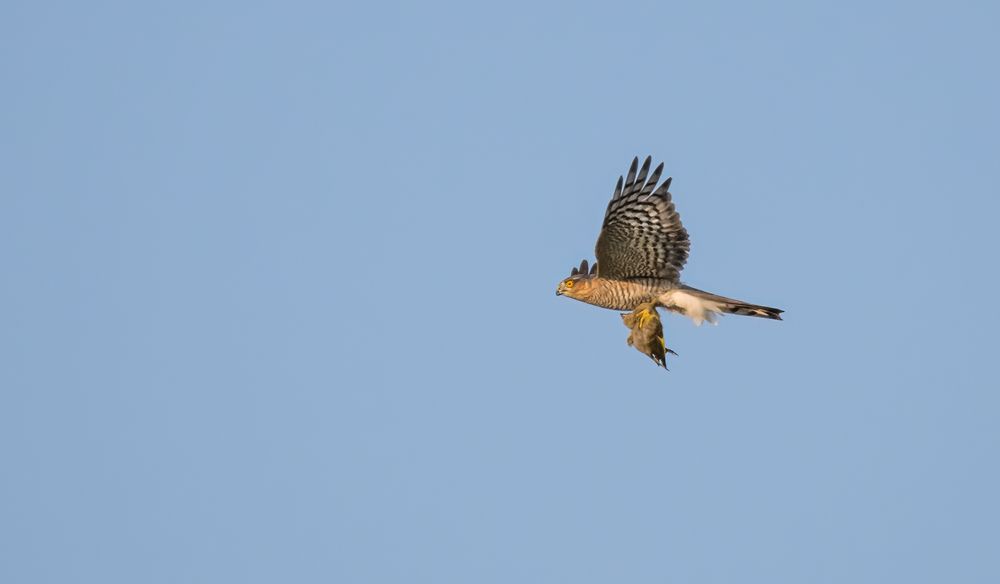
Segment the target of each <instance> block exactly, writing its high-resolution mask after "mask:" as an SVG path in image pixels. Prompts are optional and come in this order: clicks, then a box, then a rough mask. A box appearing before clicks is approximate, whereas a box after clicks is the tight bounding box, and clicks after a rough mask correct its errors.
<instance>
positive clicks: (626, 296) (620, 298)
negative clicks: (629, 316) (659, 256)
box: [584, 278, 675, 310]
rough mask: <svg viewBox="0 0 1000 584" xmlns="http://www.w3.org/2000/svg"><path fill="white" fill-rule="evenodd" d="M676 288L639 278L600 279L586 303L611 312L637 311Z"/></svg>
mask: <svg viewBox="0 0 1000 584" xmlns="http://www.w3.org/2000/svg"><path fill="white" fill-rule="evenodd" d="M674 287H675V286H674V285H673V284H672V283H670V282H666V281H664V280H657V279H653V278H637V279H635V280H607V279H604V278H598V279H597V281H596V282H594V291H593V292H592V293H591V294H590V295H589V297H588V298H586V299H585V300H584V302H588V303H590V304H594V305H596V306H600V307H603V308H610V309H611V310H635V308H636V307H637V306H639V305H640V304H642V303H644V302H652V301H654V300H656V299H657V298H659V296H660V294H663V293H664V292H666V291H667V290H670V289H671V288H674Z"/></svg>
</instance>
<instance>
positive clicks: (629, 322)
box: [621, 302, 677, 369]
mask: <svg viewBox="0 0 1000 584" xmlns="http://www.w3.org/2000/svg"><path fill="white" fill-rule="evenodd" d="M621 317H622V322H624V323H625V326H627V327H628V328H629V331H630V332H629V334H628V340H627V342H628V344H629V346H630V347H635V348H636V350H638V351H639V352H640V353H643V354H645V355H649V358H650V359H652V360H653V361H654V362H655V363H656V364H657V365H659V366H661V367H663V368H664V369H666V368H667V353H670V354H673V355H676V354H677V353H675V352H673V351H672V350H671V349H668V348H667V343H666V341H665V340H664V338H663V323H662V322H661V321H660V314H659V313H658V312H656V303H655V302H644V303H642V304H640V305H639V306H637V307H636V308H635V310H633V311H632V312H630V313H627V314H625V313H623V314H622V315H621Z"/></svg>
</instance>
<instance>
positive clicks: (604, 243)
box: [597, 157, 691, 281]
mask: <svg viewBox="0 0 1000 584" xmlns="http://www.w3.org/2000/svg"><path fill="white" fill-rule="evenodd" d="M651 162H652V158H651V157H647V158H646V161H645V162H644V163H643V165H642V168H641V169H640V170H639V171H638V174H636V168H637V167H638V166H639V159H638V158H635V159H633V160H632V166H631V167H630V168H629V170H628V178H626V179H624V182H623V179H622V177H620V176H619V177H618V186H616V187H615V194H614V195H613V196H612V197H611V202H610V203H608V210H607V212H606V213H605V215H604V225H603V226H602V227H601V234H600V235H599V236H598V237H597V265H598V268H597V274H598V275H599V276H600V277H602V278H613V279H617V280H624V279H628V278H663V279H666V280H671V281H677V279H678V278H679V277H680V273H681V269H682V268H683V267H684V263H685V262H687V258H688V252H689V250H690V249H691V242H690V241H689V240H688V233H687V230H685V229H684V226H683V225H682V224H681V218H680V215H678V214H677V210H676V209H674V203H673V201H671V200H670V191H669V190H668V189H669V188H670V177H667V180H665V181H663V184H661V185H660V187H659V188H657V187H656V183H657V181H659V180H660V173H662V172H663V164H660V165H659V166H657V167H656V170H654V171H653V174H652V175H650V176H649V179H648V180H647V178H646V175H647V174H648V173H649V165H650V163H651ZM653 189H656V190H655V191H654V190H653Z"/></svg>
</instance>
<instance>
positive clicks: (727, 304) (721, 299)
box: [660, 285, 784, 325]
mask: <svg viewBox="0 0 1000 584" xmlns="http://www.w3.org/2000/svg"><path fill="white" fill-rule="evenodd" d="M660 302H661V303H662V304H663V306H664V307H665V308H666V309H667V310H672V311H674V312H679V313H680V314H683V315H685V316H687V317H688V318H690V319H691V320H693V321H694V323H695V324H698V325H700V324H701V323H702V321H705V320H707V321H708V322H712V323H714V322H715V319H716V316H717V315H719V314H722V313H727V314H738V315H740V316H757V317H760V318H770V319H774V320H781V313H782V312H784V310H781V309H779V308H771V307H770V306H761V305H759V304H750V303H749V302H743V301H742V300H736V299H733V298H726V297H725V296H719V295H718V294H712V293H711V292H705V291H704V290H699V289H697V288H692V287H690V286H684V285H681V286H680V287H679V288H675V289H673V290H670V291H669V292H666V293H665V294H664V295H663V296H662V297H661V299H660Z"/></svg>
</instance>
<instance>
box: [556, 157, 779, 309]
mask: <svg viewBox="0 0 1000 584" xmlns="http://www.w3.org/2000/svg"><path fill="white" fill-rule="evenodd" d="M651 162H652V158H651V157H647V158H646V160H645V162H644V163H643V165H642V167H641V168H640V167H639V159H638V158H635V159H633V160H632V165H631V166H630V167H629V170H628V175H627V176H626V177H621V176H619V177H618V184H617V185H616V186H615V192H614V195H612V197H611V202H609V203H608V209H607V211H606V212H605V214H604V224H603V225H602V226H601V233H600V235H598V237H597V249H596V255H597V263H595V264H594V266H593V267H592V268H588V262H587V260H583V262H582V263H581V264H580V267H579V268H573V271H572V272H571V274H570V277H569V278H566V279H564V280H562V281H561V282H560V283H559V286H558V288H557V289H556V294H557V295H560V296H568V297H570V298H573V299H574V300H580V301H581V302H586V303H588V304H593V305H595V306H600V307H602V308H610V309H612V310H636V309H637V308H638V307H639V306H640V305H642V304H646V303H652V309H653V314H655V308H656V307H663V308H664V309H666V310H668V311H670V312H676V313H678V314H682V315H684V316H687V317H688V318H690V319H691V320H692V321H694V323H695V324H697V325H700V324H701V323H702V322H703V321H706V320H707V321H708V322H712V323H714V322H715V320H716V317H717V316H718V315H720V314H723V313H728V314H739V315H742V316H757V317H761V318H770V319H774V320H781V313H782V312H783V311H782V310H780V309H777V308H771V307H768V306H761V305H758V304H751V303H749V302H744V301H742V300H735V299H733V298H727V297H725V296H719V295H717V294H712V293H710V292H705V291H703V290H699V289H697V288H692V287H691V286H688V285H687V284H684V283H682V282H681V281H680V273H681V269H683V268H684V264H685V262H687V258H688V252H689V251H690V249H691V242H690V240H689V239H688V233H687V230H686V229H684V226H683V225H682V224H681V218H680V215H678V214H677V211H676V209H674V203H673V201H672V200H671V196H670V191H669V189H670V181H671V178H670V177H667V179H666V180H664V181H663V183H661V184H660V185H659V186H657V183H658V182H659V180H660V174H661V173H662V172H663V164H662V163H661V164H660V165H659V166H657V167H656V169H654V170H653V172H652V174H650V173H649V167H650V163H651ZM647 308H649V307H647Z"/></svg>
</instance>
